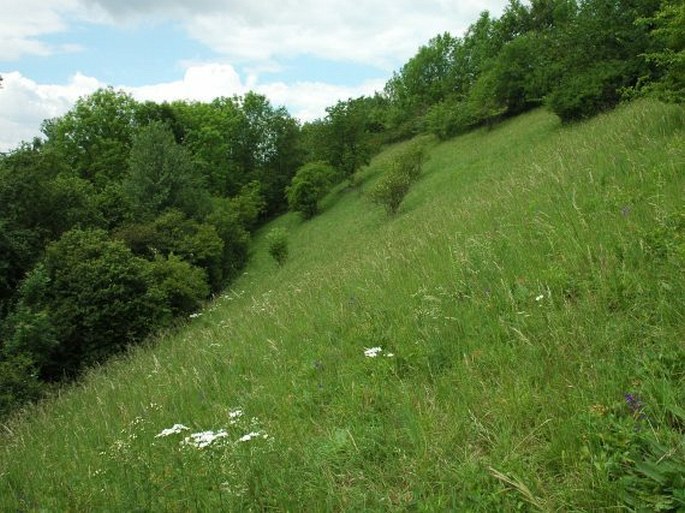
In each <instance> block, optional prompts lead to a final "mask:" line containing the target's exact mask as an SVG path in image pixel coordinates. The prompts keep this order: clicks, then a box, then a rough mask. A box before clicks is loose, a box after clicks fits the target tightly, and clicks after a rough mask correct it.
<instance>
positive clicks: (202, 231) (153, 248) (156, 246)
mask: <svg viewBox="0 0 685 513" xmlns="http://www.w3.org/2000/svg"><path fill="white" fill-rule="evenodd" d="M212 219H213V220H214V221H215V222H216V223H217V224H218V225H220V228H221V229H222V230H225V231H226V230H228V228H227V227H226V226H223V225H221V222H220V220H219V219H215V218H214V217H212ZM115 236H116V237H117V238H119V239H121V240H123V241H125V242H126V245H127V246H128V247H129V248H131V250H132V251H133V252H134V253H135V254H136V255H138V256H142V257H145V258H147V259H148V260H153V259H154V258H155V255H157V254H161V255H164V256H168V255H170V254H172V253H173V254H174V255H176V256H178V257H180V258H181V259H183V260H185V261H187V262H188V263H189V264H191V265H194V266H196V267H201V268H202V269H205V270H206V271H207V277H208V279H209V284H210V286H211V288H212V290H215V291H216V290H219V289H220V288H221V287H222V286H223V285H224V284H225V280H226V275H225V272H224V269H225V267H226V266H225V265H224V263H223V258H224V242H223V241H222V239H221V237H220V236H219V233H217V228H216V226H214V225H213V224H208V223H199V222H198V221H195V220H193V219H188V217H186V215H185V214H183V213H182V212H180V211H178V210H169V211H167V212H165V213H164V214H162V215H160V216H159V217H158V218H156V219H155V220H154V221H152V222H150V223H144V224H134V225H129V226H126V227H123V228H121V229H119V230H117V231H116V233H115ZM227 237H228V235H227Z"/></svg>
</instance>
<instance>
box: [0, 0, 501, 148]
mask: <svg viewBox="0 0 685 513" xmlns="http://www.w3.org/2000/svg"><path fill="white" fill-rule="evenodd" d="M505 4H506V1H505V0H451V1H450V0H356V1H349V0H348V1H343V0H0V75H1V76H2V77H3V82H2V89H0V152H3V151H8V150H11V149H12V148H16V147H17V146H18V145H19V144H20V143H21V142H22V141H30V140H32V139H33V138H34V137H36V136H40V126H41V123H42V121H43V120H44V119H49V118H52V117H56V116H60V115H62V114H64V113H65V112H67V111H68V110H69V109H70V108H71V107H72V106H73V105H74V103H75V102H76V100H77V99H78V98H79V97H82V96H86V95H88V94H90V93H92V92H93V91H95V90H96V89H98V88H101V87H106V86H112V87H114V88H115V89H117V90H123V91H126V92H127V93H130V94H131V95H132V96H133V97H134V98H136V99H137V100H140V101H144V100H153V101H156V102H162V101H173V100H196V101H211V100H212V99H214V98H216V97H219V96H233V95H235V94H237V95H241V94H245V93H246V92H247V91H256V92H258V93H260V94H263V95H265V96H266V97H267V98H268V99H269V100H270V101H271V103H272V104H273V105H274V106H277V107H279V106H285V107H286V108H287V109H288V111H289V112H290V114H291V115H293V116H294V117H296V118H298V119H300V120H301V121H311V120H314V119H317V118H320V117H322V116H324V115H325V109H326V107H328V106H331V105H334V104H335V103H336V102H337V101H338V100H346V99H348V98H356V97H358V96H362V95H370V94H373V93H374V92H375V91H382V89H383V86H384V85H385V83H386V82H387V81H388V79H389V78H390V77H391V76H392V73H393V72H394V71H398V70H399V69H400V68H401V67H402V65H403V64H404V63H406V62H407V61H408V60H409V59H410V58H411V57H412V56H413V55H415V54H416V52H417V50H418V49H419V47H420V46H421V45H424V44H426V43H427V42H428V41H429V40H430V39H431V38H432V37H434V36H436V35H438V34H440V33H443V32H446V31H447V32H450V33H451V34H452V35H456V36H460V35H463V33H464V31H465V30H466V28H467V27H468V26H469V25H470V24H471V23H473V22H475V21H476V19H477V17H478V15H479V13H480V12H482V11H484V10H488V11H490V13H491V14H493V15H494V16H499V15H500V14H501V12H502V10H503V8H504V6H505Z"/></svg>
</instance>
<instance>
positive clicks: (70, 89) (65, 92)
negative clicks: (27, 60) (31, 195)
mask: <svg viewBox="0 0 685 513" xmlns="http://www.w3.org/2000/svg"><path fill="white" fill-rule="evenodd" d="M2 77H3V79H4V80H3V82H2V89H0V112H2V115H1V116H0V151H7V150H10V149H12V148H15V147H16V146H17V145H18V144H19V143H20V142H21V141H30V140H32V139H33V138H34V137H37V136H39V135H40V126H41V123H42V122H43V121H44V120H45V119H49V118H53V117H55V116H60V115H62V114H64V113H65V112H67V111H68V110H69V109H70V108H71V107H72V106H73V104H74V102H75V101H76V100H77V99H78V98H79V96H83V95H86V94H89V93H91V92H93V91H95V90H96V89H97V88H98V87H103V86H104V84H102V83H101V82H99V81H98V80H97V79H95V78H92V77H86V76H85V75H82V74H81V73H77V74H75V75H74V76H73V77H72V78H71V79H70V81H69V83H67V84H65V85H50V84H38V83H36V82H34V81H33V80H30V79H28V78H26V77H24V76H22V75H21V73H18V72H11V73H2Z"/></svg>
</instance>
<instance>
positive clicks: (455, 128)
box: [424, 100, 476, 141]
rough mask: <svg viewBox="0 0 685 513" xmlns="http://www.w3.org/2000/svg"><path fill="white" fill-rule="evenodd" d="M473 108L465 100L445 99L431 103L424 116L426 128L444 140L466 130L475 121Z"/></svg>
mask: <svg viewBox="0 0 685 513" xmlns="http://www.w3.org/2000/svg"><path fill="white" fill-rule="evenodd" d="M472 111H473V108H472V107H471V105H470V104H469V103H467V102H465V101H454V100H445V101H442V102H439V103H436V104H434V105H432V106H431V107H430V108H429V109H428V112H426V116H425V119H424V121H425V125H426V130H427V131H428V132H429V133H431V134H433V135H435V136H436V137H437V138H438V139H440V140H443V141H444V140H446V139H449V138H451V137H454V136H456V135H458V134H460V133H462V132H465V131H466V130H468V129H469V128H470V127H471V126H472V125H473V124H474V123H475V122H476V120H475V118H474V115H473V112H472Z"/></svg>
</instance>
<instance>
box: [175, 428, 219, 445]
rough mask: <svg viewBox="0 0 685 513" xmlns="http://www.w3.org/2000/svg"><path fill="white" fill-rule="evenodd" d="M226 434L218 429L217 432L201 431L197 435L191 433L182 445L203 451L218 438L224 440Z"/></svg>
mask: <svg viewBox="0 0 685 513" xmlns="http://www.w3.org/2000/svg"><path fill="white" fill-rule="evenodd" d="M227 436H228V433H227V432H226V430H225V429H220V430H219V431H217V432H214V431H201V432H199V433H193V434H192V435H190V436H187V437H186V438H185V439H184V440H183V442H181V443H182V444H183V445H190V446H191V447H196V448H197V449H204V448H205V447H207V446H208V445H211V444H212V443H214V441H215V440H218V439H219V438H226V437H227Z"/></svg>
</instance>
